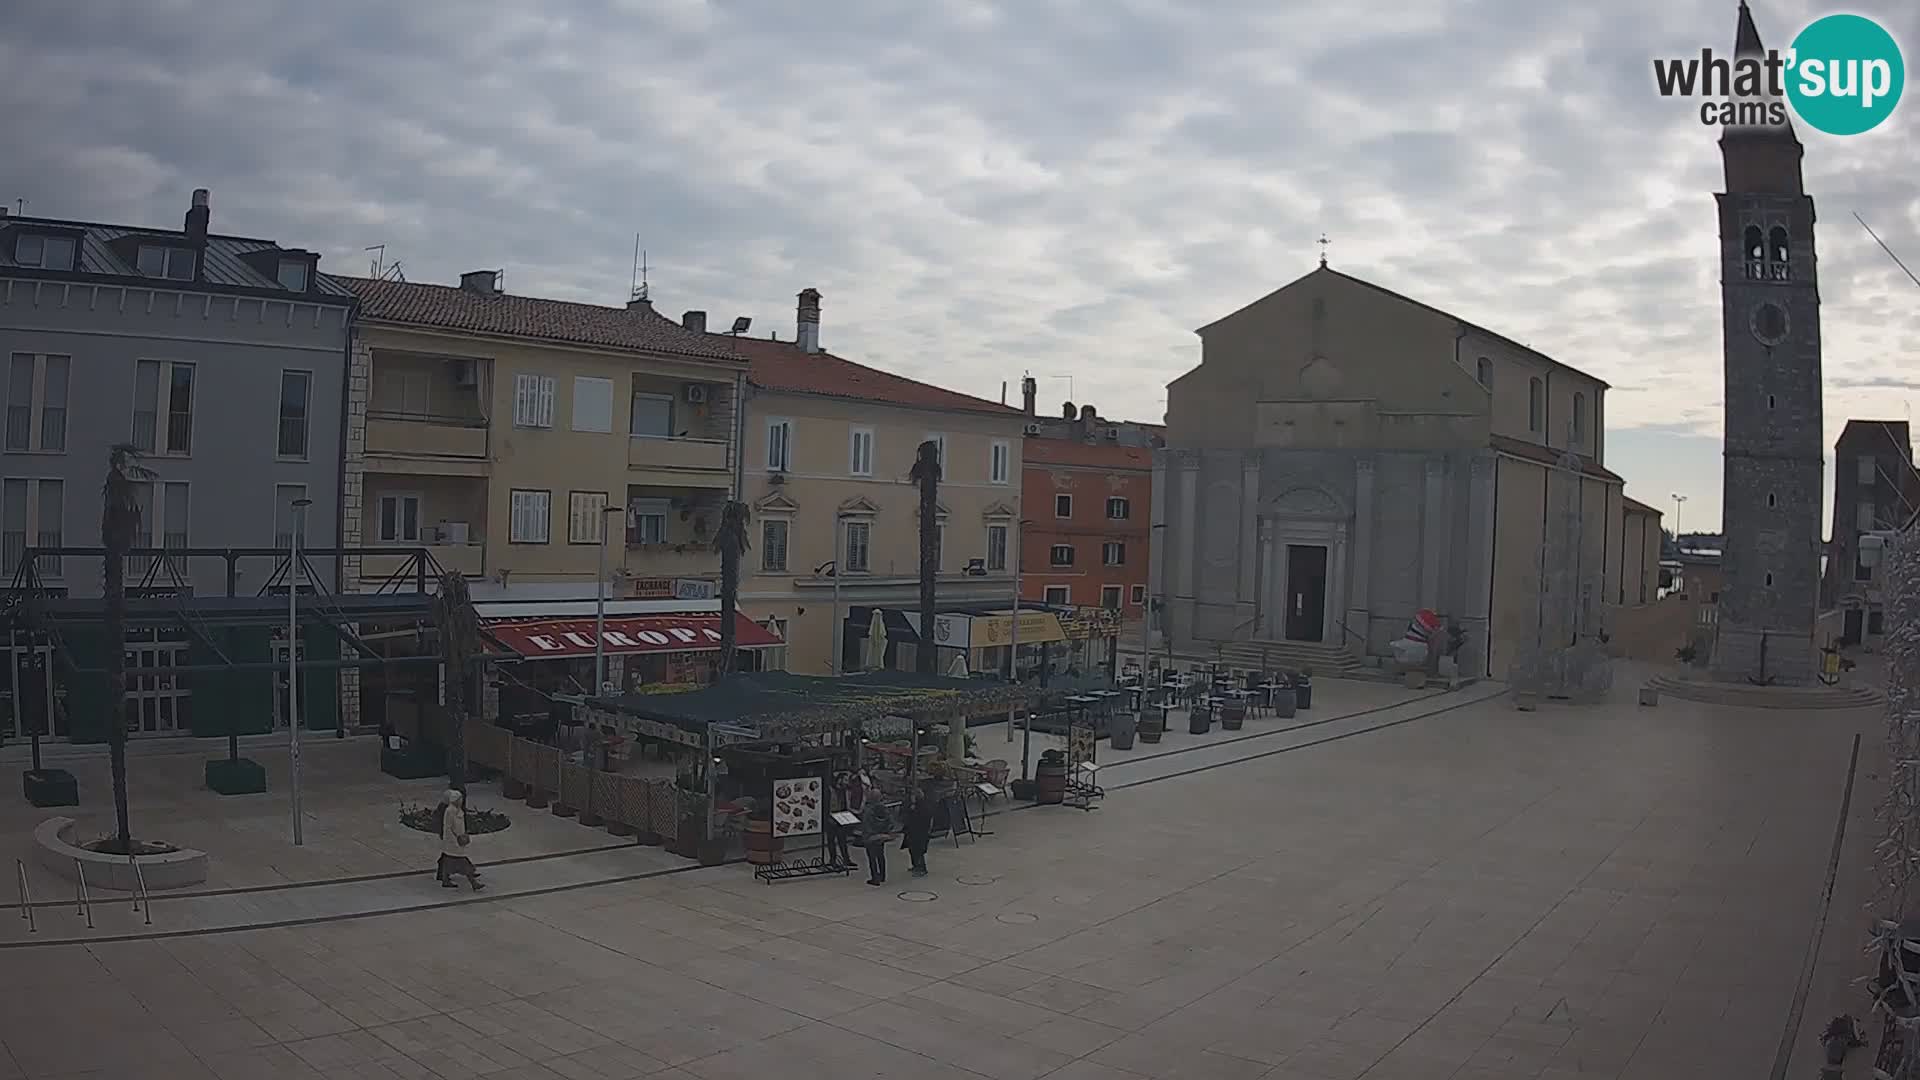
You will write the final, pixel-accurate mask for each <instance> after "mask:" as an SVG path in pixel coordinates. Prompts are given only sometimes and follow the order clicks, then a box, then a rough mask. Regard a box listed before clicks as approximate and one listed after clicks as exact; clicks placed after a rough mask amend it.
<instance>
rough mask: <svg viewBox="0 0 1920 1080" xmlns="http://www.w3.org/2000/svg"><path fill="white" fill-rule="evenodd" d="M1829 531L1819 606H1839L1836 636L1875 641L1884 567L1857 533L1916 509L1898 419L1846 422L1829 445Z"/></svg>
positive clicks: (1881, 629) (1895, 523)
mask: <svg viewBox="0 0 1920 1080" xmlns="http://www.w3.org/2000/svg"><path fill="white" fill-rule="evenodd" d="M1833 466H1834V467H1833V532H1832V540H1831V542H1830V543H1829V545H1828V548H1827V560H1826V568H1825V573H1824V575H1823V579H1822V581H1821V594H1822V595H1821V609H1822V610H1828V609H1833V608H1838V609H1840V611H1841V633H1840V636H1841V641H1842V643H1843V644H1847V645H1858V644H1861V643H1863V642H1870V643H1876V644H1877V643H1878V642H1879V640H1880V639H1881V638H1882V637H1883V636H1884V635H1885V633H1886V626H1885V622H1886V595H1885V591H1884V590H1885V584H1884V582H1883V581H1882V580H1881V575H1882V574H1883V573H1884V571H1883V570H1882V568H1881V565H1880V561H1879V560H1878V559H1877V558H1875V557H1874V555H1873V553H1872V552H1868V551H1864V550H1863V545H1862V544H1861V538H1862V537H1863V536H1868V535H1871V534H1876V533H1878V534H1883V535H1884V534H1886V533H1889V532H1891V531H1893V530H1895V529H1898V528H1901V527H1903V526H1905V525H1906V524H1907V523H1908V522H1909V521H1911V520H1913V517H1914V514H1915V513H1916V511H1917V510H1920V473H1916V472H1915V471H1914V465H1913V443H1912V439H1911V436H1910V434H1909V430H1908V425H1907V422H1906V421H1904V420H1848V421H1847V425H1846V427H1845V428H1843V429H1842V430H1841V432H1840V438H1839V439H1838V440H1837V441H1836V442H1835V443H1834V446H1833Z"/></svg>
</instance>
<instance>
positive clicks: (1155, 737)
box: [1140, 724, 1164, 745]
mask: <svg viewBox="0 0 1920 1080" xmlns="http://www.w3.org/2000/svg"><path fill="white" fill-rule="evenodd" d="M1162 734H1164V732H1163V731H1162V730H1161V729H1160V728H1158V727H1147V726H1146V725H1144V724H1143V725H1141V727H1140V741H1141V742H1143V743H1147V744H1148V745H1157V744H1158V743H1159V742H1160V736H1161V735H1162Z"/></svg>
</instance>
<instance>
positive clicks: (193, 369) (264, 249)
mask: <svg viewBox="0 0 1920 1080" xmlns="http://www.w3.org/2000/svg"><path fill="white" fill-rule="evenodd" d="M319 258H320V257H319V255H317V254H316V253H314V252H312V251H307V250H304V249H301V248H293V247H284V246H282V245H280V244H278V243H275V242H274V241H272V240H265V239H257V238H250V237H242V236H232V235H226V234H223V233H218V232H215V231H214V230H213V228H212V203H211V199H210V197H209V195H208V192H207V191H206V190H205V189H201V190H197V191H195V192H193V194H192V197H191V200H190V203H189V205H188V208H187V210H186V213H185V216H184V220H183V221H182V223H181V225H180V227H179V228H163V227H145V226H128V225H109V224H102V223H98V222H92V221H78V220H68V219H63V218H51V217H27V216H8V215H6V214H5V211H4V210H0V357H4V360H5V363H6V365H7V367H6V374H5V380H4V385H0V395H4V398H5V410H6V412H5V417H4V422H3V423H0V589H5V590H6V591H7V592H8V594H9V596H10V597H11V598H20V597H23V596H27V595H32V596H36V597H40V598H43V599H47V600H49V601H53V602H54V605H55V606H56V607H58V608H59V609H60V611H61V613H62V618H65V619H68V620H70V621H68V623H67V624H66V625H65V626H64V628H63V629H61V630H60V631H59V632H58V633H57V634H55V633H53V632H51V631H50V630H49V628H48V626H47V625H46V623H45V621H44V620H43V619H41V618H39V617H35V618H19V617H11V618H9V619H8V620H7V625H6V629H5V632H6V634H7V638H6V640H5V641H0V645H5V646H6V647H7V648H8V649H9V652H10V657H9V660H10V662H9V663H8V664H7V671H6V672H0V691H3V692H4V704H5V708H4V709H3V710H0V737H5V736H8V735H13V734H18V733H19V732H20V730H21V729H20V725H19V715H18V713H17V710H16V706H17V705H18V704H19V703H20V702H19V698H18V696H17V695H16V694H14V693H13V684H12V682H11V680H10V679H9V676H11V675H13V674H14V673H16V672H19V671H21V670H24V669H23V668H22V667H21V666H20V662H21V661H22V660H23V659H26V660H29V661H30V657H31V655H33V654H45V655H47V656H51V654H52V651H53V650H54V644H53V642H54V641H55V640H57V641H58V642H59V652H60V654H61V655H60V656H59V657H58V662H51V663H49V662H45V661H43V662H42V666H41V667H40V668H39V670H41V671H51V672H53V673H54V675H55V677H54V678H53V679H51V680H49V681H47V682H46V684H45V686H44V687H43V691H44V693H45V698H44V700H43V701H42V707H43V709H44V710H45V714H49V715H51V717H52V725H51V731H52V733H53V734H55V735H62V736H68V737H71V738H73V739H75V740H79V741H90V740H97V739H100V738H103V737H104V736H105V732H106V730H107V728H108V725H109V724H111V723H113V722H115V719H116V718H114V717H112V716H110V715H109V707H108V704H107V702H106V699H105V694H104V689H103V687H104V680H102V679H101V678H100V677H99V676H98V674H92V675H87V674H78V672H79V671H80V670H81V669H85V670H90V671H93V672H97V671H98V670H99V668H100V665H101V664H102V663H104V657H105V656H106V655H107V654H108V653H109V652H110V651H111V650H114V649H118V648H122V647H124V649H125V651H126V653H127V655H128V656H129V658H130V661H129V662H130V664H131V665H132V666H134V667H136V668H141V667H147V668H151V667H155V666H165V665H169V664H185V663H186V662H187V659H188V654H189V653H190V652H192V651H195V650H200V651H206V649H207V646H206V644H205V643H206V642H208V641H211V640H213V639H214V638H215V637H221V636H222V635H225V634H226V633H227V632H228V631H229V630H230V629H233V627H231V626H229V625H227V621H229V617H237V609H236V608H235V607H234V605H233V604H229V605H228V609H227V610H226V611H225V612H224V613H221V612H208V611H202V612H200V613H199V614H198V615H196V616H195V618H196V620H197V622H196V626H197V630H192V629H190V628H189V627H188V626H187V625H186V624H185V622H184V617H183V616H180V617H164V616H163V614H153V617H151V618H149V617H147V616H146V615H143V614H142V613H141V612H138V611H136V612H135V615H136V616H137V617H135V618H133V619H131V620H130V623H129V625H130V630H129V634H128V640H126V641H125V642H121V643H109V642H107V641H106V640H105V639H104V635H103V634H102V633H101V630H100V623H99V618H100V608H99V597H100V595H101V583H102V566H101V559H100V557H99V556H98V555H97V554H80V553H74V552H67V553H64V554H62V553H61V552H60V551H59V549H62V548H66V549H74V548H83V549H84V548H94V549H97V548H98V547H99V545H100V543H101V537H100V511H101V486H102V482H103V480H104V478H105V475H106V469H107V458H108V454H109V452H110V450H111V449H112V448H113V447H114V446H116V445H118V444H122V443H125V444H130V445H132V446H133V447H135V448H136V449H137V450H138V451H140V453H141V455H142V458H143V462H142V464H143V465H144V467H145V468H146V469H147V470H149V474H148V476H147V478H145V479H142V480H141V481H139V483H138V486H137V488H136V498H137V499H138V502H139V506H140V510H141V515H140V516H141V525H140V533H139V535H138V536H137V538H136V544H137V545H138V546H139V547H143V548H152V549H168V550H171V551H180V552H185V551H186V550H187V549H193V550H195V551H209V550H210V549H218V552H217V553H212V554H195V555H191V556H189V555H186V554H181V555H168V556H164V557H162V556H160V555H159V554H158V553H157V552H155V553H152V554H147V555H143V556H140V557H137V558H133V559H130V560H129V561H128V566H127V568H126V569H127V575H128V577H127V581H128V587H129V595H131V596H134V597H136V598H141V597H147V598H154V597H162V596H164V597H172V598H175V600H170V601H168V603H169V604H175V603H176V602H177V604H178V605H179V606H182V607H183V609H184V606H185V605H186V604H187V599H186V598H189V597H200V598H205V597H234V598H249V597H257V596H259V594H261V593H262V592H263V591H270V590H271V588H272V587H273V586H272V581H273V579H274V577H275V575H276V573H279V572H281V570H282V568H281V567H280V566H279V564H280V563H282V562H283V561H284V560H283V557H281V556H279V555H278V554H277V553H276V550H275V549H284V548H286V547H287V546H289V544H290V543H291V540H292V536H293V531H294V522H295V520H296V504H298V503H301V502H302V501H305V502H307V503H310V504H311V505H310V506H308V507H306V508H305V512H304V521H305V530H304V539H305V542H306V543H307V544H308V545H310V546H311V547H315V548H323V549H324V548H328V547H333V546H334V545H336V544H337V543H338V541H339V532H338V530H339V527H340V521H339V517H338V514H337V508H338V507H339V505H340V460H341V445H342V439H341V416H342V408H343V404H344V402H343V395H344V392H345V378H344V371H345V361H346V345H347V338H348V324H349V318H350V310H351V307H352V304H353V297H352V295H351V294H350V293H348V292H347V291H346V290H345V289H342V288H340V287H339V286H338V285H336V284H335V283H334V282H333V281H332V280H331V279H329V278H327V277H325V276H324V275H322V274H320V273H319V269H318V263H319ZM30 549H43V550H42V551H40V552H38V553H36V554H34V555H33V557H32V558H31V560H29V559H28V558H27V555H28V552H29V550H30ZM247 552H252V554H246V553H247ZM312 565H313V569H314V571H315V573H316V574H317V575H318V577H319V578H320V583H321V585H322V586H324V587H336V586H337V585H338V584H339V582H338V580H337V577H336V575H337V573H338V569H339V568H338V567H337V566H335V565H334V562H333V560H330V559H327V558H325V557H316V558H314V559H313V560H312ZM282 580H284V579H282ZM281 588H282V589H283V590H284V585H282V586H281ZM62 598H65V600H64V601H63V600H62ZM201 606H202V607H203V608H204V607H205V606H206V605H205V604H202V605H201ZM8 610H9V611H11V612H12V613H13V615H14V616H19V615H20V614H21V611H22V609H21V608H18V607H9V608H8ZM44 614H45V612H44V611H42V612H41V615H44ZM149 614H152V613H149ZM243 636H244V638H245V640H244V641H234V640H226V639H224V637H222V642H223V643H222V645H221V646H220V648H221V649H223V650H225V652H226V654H227V655H232V654H233V653H235V652H244V653H246V654H248V655H249V656H250V657H252V656H254V655H257V658H259V659H263V660H264V659H267V658H268V656H269V653H268V651H267V650H268V648H269V646H268V639H267V634H266V632H265V630H263V629H259V628H254V629H250V630H246V631H245V633H244V635H243ZM32 666H33V665H32V663H31V662H29V663H28V664H27V665H26V667H27V668H31V667H32ZM128 682H129V691H130V695H131V700H130V702H129V705H128V709H127V715H126V716H125V718H124V720H125V722H126V724H127V726H128V730H129V733H130V734H133V735H141V736H145V735H158V736H164V735H174V734H181V733H185V732H187V731H188V730H190V728H191V727H192V726H193V724H194V723H195V722H196V720H203V719H205V716H204V712H205V711H204V710H201V711H196V710H194V709H193V708H192V698H193V695H194V692H195V689H196V687H195V686H194V685H192V684H193V682H194V680H190V679H188V678H186V677H184V676H183V677H178V678H176V677H173V676H165V677H158V676H152V675H137V676H134V677H131V678H130V679H129V680H128ZM206 685H211V684H210V683H209V684H204V685H202V686H201V688H202V689H204V688H205V686H206ZM249 685H251V684H249ZM267 685H268V684H266V683H264V682H263V683H262V684H261V686H260V687H258V688H253V689H257V690H259V694H258V700H255V699H254V698H253V697H246V698H242V699H235V700H236V702H237V703H238V704H239V705H240V706H241V707H243V708H245V709H246V710H247V711H248V713H249V715H257V716H263V717H265V716H276V717H277V716H278V715H279V713H278V710H277V708H276V707H275V706H274V705H273V704H272V703H271V702H270V701H269V700H268V695H269V693H270V690H268V689H267ZM253 689H249V691H248V693H249V694H251V693H252V692H253ZM56 701H57V702H59V703H60V704H58V705H57V706H56V704H55V702H56ZM325 723H326V725H327V726H329V727H330V726H332V723H333V719H332V716H331V715H330V714H329V715H327V717H326V721H325Z"/></svg>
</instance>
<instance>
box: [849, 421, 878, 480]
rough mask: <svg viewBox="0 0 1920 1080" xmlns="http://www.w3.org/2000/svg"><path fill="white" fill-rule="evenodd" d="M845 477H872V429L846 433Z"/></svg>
mask: <svg viewBox="0 0 1920 1080" xmlns="http://www.w3.org/2000/svg"><path fill="white" fill-rule="evenodd" d="M847 475H848V476H872V475H873V429H872V428H859V427H857V428H853V429H851V430H849V431H848V432H847Z"/></svg>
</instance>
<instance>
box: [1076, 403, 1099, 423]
mask: <svg viewBox="0 0 1920 1080" xmlns="http://www.w3.org/2000/svg"><path fill="white" fill-rule="evenodd" d="M1099 419H1100V412H1099V410H1097V409H1095V408H1094V407H1093V406H1091V405H1082V406H1080V422H1081V423H1083V424H1091V423H1094V422H1096V421H1098V420H1099Z"/></svg>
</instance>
